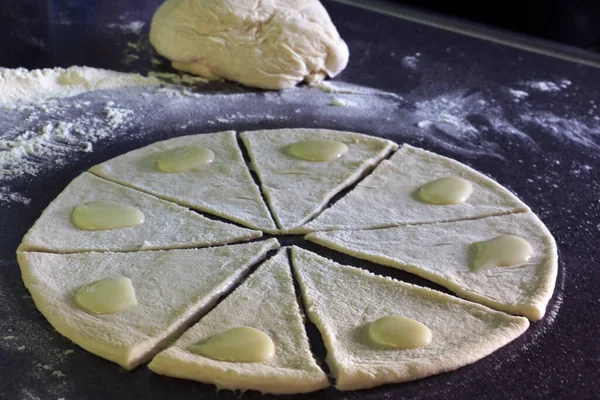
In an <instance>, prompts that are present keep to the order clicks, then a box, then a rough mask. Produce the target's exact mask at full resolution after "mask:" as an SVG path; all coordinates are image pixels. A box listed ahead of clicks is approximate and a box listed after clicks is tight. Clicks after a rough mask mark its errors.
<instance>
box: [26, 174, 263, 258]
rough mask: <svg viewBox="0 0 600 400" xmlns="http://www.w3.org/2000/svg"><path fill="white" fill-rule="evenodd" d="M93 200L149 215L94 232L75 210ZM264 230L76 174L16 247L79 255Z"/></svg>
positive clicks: (218, 240) (227, 238)
mask: <svg viewBox="0 0 600 400" xmlns="http://www.w3.org/2000/svg"><path fill="white" fill-rule="evenodd" d="M94 200H107V201H114V202H118V203H122V204H126V205H130V206H133V207H135V208H137V209H138V210H140V211H141V212H142V213H143V214H144V218H145V221H144V223H143V224H141V225H136V226H132V227H130V228H121V229H111V230H99V231H89V230H83V229H79V228H76V227H75V225H73V223H72V222H71V212H72V211H73V209H74V208H75V207H77V206H79V205H80V204H84V203H87V202H90V201H94ZM261 235H262V232H260V231H252V230H249V229H245V228H240V227H237V226H235V225H232V224H228V223H225V222H219V221H213V220H210V219H208V218H205V217H203V216H201V215H198V213H195V212H193V211H190V210H188V209H186V208H183V207H180V206H178V205H177V204H173V203H171V202H168V201H164V200H160V199H157V198H156V197H154V196H150V195H147V194H145V193H142V192H139V191H137V190H134V189H130V188H128V187H125V186H122V185H118V184H116V183H112V182H109V181H107V180H104V179H101V178H98V177H96V176H94V175H92V174H90V173H88V172H84V173H82V174H81V175H80V176H78V177H77V178H75V179H74V180H73V181H72V182H71V183H70V184H69V185H68V186H67V187H66V188H65V190H63V192H62V193H61V194H59V195H58V197H57V198H56V199H54V200H53V201H52V203H50V205H49V206H48V207H47V208H46V210H44V212H43V213H42V215H41V216H40V218H39V219H38V220H37V221H36V222H35V224H34V225H33V227H32V228H31V229H30V230H29V232H27V234H26V235H25V237H23V242H22V243H21V245H20V246H19V248H18V249H17V251H48V252H53V253H74V252H81V251H134V250H151V249H161V250H164V249H174V248H185V247H200V246H211V245H217V244H224V243H231V242H236V241H245V240H249V239H253V238H257V237H260V236H261Z"/></svg>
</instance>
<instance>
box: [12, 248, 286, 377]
mask: <svg viewBox="0 0 600 400" xmlns="http://www.w3.org/2000/svg"><path fill="white" fill-rule="evenodd" d="M277 247H279V243H278V242H277V240H276V239H271V240H268V241H263V242H257V243H247V244H239V245H231V246H222V247H212V248H205V249H186V250H167V251H144V252H135V253H110V252H106V253H94V252H90V253H77V254H49V253H20V254H19V255H18V260H19V265H20V266H21V272H22V274H23V281H24V282H25V286H26V287H27V288H28V289H29V291H30V292H31V295H32V297H33V300H34V301H35V304H36V306H37V308H38V309H39V310H40V311H41V312H42V314H43V315H44V316H45V317H46V318H47V319H48V321H49V322H50V323H51V324H52V326H54V328H55V329H56V330H57V331H59V332H60V333H61V334H63V335H64V336H66V337H67V338H69V339H71V340H72V341H73V342H75V343H76V344H78V345H79V346H81V347H83V348H84V349H86V350H88V351H89V352H91V353H94V354H97V355H99V356H100V357H103V358H105V359H107V360H110V361H114V362H115V363H117V364H119V365H121V366H122V367H123V368H126V369H132V368H135V367H136V366H137V365H139V364H141V363H143V362H145V361H147V360H148V359H149V358H151V357H152V356H153V355H154V354H156V353H157V352H158V351H160V350H162V349H163V348H164V347H166V345H167V344H168V342H169V341H170V340H171V339H172V338H173V337H175V336H176V335H178V334H180V333H181V332H182V331H183V330H185V329H186V328H187V327H188V326H189V325H190V323H192V322H193V321H194V320H196V319H197V318H198V317H199V316H200V315H202V314H203V313H205V312H206V310H207V309H208V308H210V307H212V305H213V304H214V303H215V302H216V301H217V300H218V298H219V297H220V296H222V295H223V294H224V293H225V292H226V291H227V290H228V289H230V288H231V287H232V286H233V285H235V284H236V283H237V282H238V281H239V280H240V279H241V278H242V277H243V275H245V273H246V272H247V271H248V269H249V268H250V267H251V266H252V265H253V264H255V263H256V262H258V261H259V260H261V259H262V258H263V257H264V256H265V254H266V253H267V251H269V250H271V249H275V248H277ZM114 276H125V277H128V278H130V279H131V281H132V283H133V287H134V289H135V292H136V296H137V300H138V303H139V304H138V305H137V306H136V307H133V308H130V309H128V310H125V311H123V312H121V313H117V314H100V315H95V314H90V313H87V312H86V311H84V310H82V309H81V308H79V307H78V306H77V305H76V303H75V301H74V295H75V293H77V291H78V289H79V288H80V287H81V286H83V285H85V284H87V283H90V282H94V281H96V280H99V279H104V278H108V277H114Z"/></svg>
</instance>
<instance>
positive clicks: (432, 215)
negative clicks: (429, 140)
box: [295, 144, 529, 233]
mask: <svg viewBox="0 0 600 400" xmlns="http://www.w3.org/2000/svg"><path fill="white" fill-rule="evenodd" d="M448 176H457V177H461V178H464V179H466V180H467V181H469V182H470V183H471V184H472V185H473V193H472V194H471V196H469V198H468V199H467V200H466V201H465V202H464V203H462V204H455V205H437V204H429V203H425V202H423V201H421V200H420V199H419V197H418V191H419V189H420V188H421V187H422V186H423V185H425V184H426V183H429V182H431V181H434V180H436V179H439V178H443V177H448ZM528 210H529V207H527V205H525V204H524V203H523V202H522V201H521V200H519V199H518V198H517V197H516V196H515V195H514V194H512V193H511V192H510V191H508V190H507V189H505V188H504V187H502V186H501V185H499V184H498V183H496V182H494V181H493V180H492V179H490V178H488V177H487V176H485V175H483V174H481V173H479V172H477V171H475V170H474V169H472V168H470V167H468V166H466V165H464V164H461V163H459V162H458V161H455V160H452V159H450V158H447V157H444V156H440V155H438V154H435V153H432V152H429V151H426V150H422V149H419V148H417V147H412V146H410V145H407V144H404V145H403V146H402V148H401V149H400V150H398V152H396V154H394V155H393V156H392V157H391V158H390V159H389V160H385V161H383V162H382V163H381V164H379V166H378V167H377V168H376V169H375V170H374V171H373V173H372V174H371V175H369V176H368V177H367V178H365V179H364V180H363V181H362V182H361V183H360V184H358V185H357V186H356V188H354V189H353V190H352V191H351V192H350V193H349V194H348V195H346V196H345V197H344V198H343V199H341V200H340V201H338V202H336V203H335V204H334V205H333V206H332V207H330V208H328V209H326V210H325V211H324V212H323V213H322V214H321V215H319V216H318V217H317V218H315V219H314V220H313V221H310V222H309V223H308V224H306V225H305V226H303V227H301V228H299V229H297V230H295V233H306V232H312V231H322V230H342V229H372V228H385V227H390V226H398V225H404V224H422V223H432V222H445V221H456V220H463V219H472V218H480V217H488V216H492V215H502V214H509V213H514V212H523V211H528Z"/></svg>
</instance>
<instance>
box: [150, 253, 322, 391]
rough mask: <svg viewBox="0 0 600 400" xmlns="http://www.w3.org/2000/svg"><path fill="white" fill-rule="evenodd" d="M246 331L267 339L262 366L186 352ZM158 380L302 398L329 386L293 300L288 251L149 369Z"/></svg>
mask: <svg viewBox="0 0 600 400" xmlns="http://www.w3.org/2000/svg"><path fill="white" fill-rule="evenodd" d="M240 326H250V327H253V328H255V329H259V330H261V331H263V332H265V333H266V334H268V335H269V336H270V337H271V339H273V342H274V343H275V356H274V358H273V359H272V360H270V361H266V362H261V363H232V362H225V361H216V360H212V359H210V358H207V357H203V356H200V355H198V354H194V353H191V352H189V351H188V350H186V349H187V348H188V347H189V346H190V345H194V344H198V343H201V342H203V341H206V340H208V339H209V338H210V337H212V336H214V335H216V334H219V333H222V332H224V331H226V330H229V329H232V328H236V327H240ZM149 367H150V369H151V370H152V371H154V372H156V373H158V374H163V375H168V376H174V377H178V378H186V379H194V380H198V381H201V382H206V383H213V384H215V385H217V387H218V388H225V389H231V390H235V389H241V390H247V389H251V390H258V391H261V392H263V393H275V394H289V393H306V392H312V391H315V390H319V389H322V388H325V387H327V386H329V383H328V380H327V376H326V375H325V373H324V372H323V371H322V370H321V369H320V368H319V367H318V366H317V363H316V362H315V359H314V358H313V356H312V353H311V351H310V348H309V343H308V337H307V335H306V332H305V330H304V323H303V315H302V312H301V311H300V307H299V306H298V302H297V300H296V294H295V291H294V285H293V281H292V275H291V271H290V264H289V259H288V254H287V251H285V250H283V251H280V252H279V253H278V254H277V255H276V256H274V257H273V258H271V259H270V260H268V261H267V262H265V263H264V264H263V265H262V266H260V267H259V268H258V270H257V271H256V272H255V273H253V274H252V275H251V276H250V277H249V278H248V279H247V280H246V282H244V283H243V284H242V285H241V286H240V287H239V288H237V289H236V290H235V291H234V292H233V293H232V294H231V295H229V296H228V297H227V298H226V299H225V300H223V301H222V302H221V303H220V304H219V305H218V306H217V307H216V308H215V309H214V310H212V311H211V312H210V313H208V314H207V315H206V317H204V318H203V319H201V320H200V322H199V323H197V324H196V325H194V326H193V327H192V328H190V329H189V330H188V331H187V332H185V333H184V334H183V336H181V338H180V339H179V340H178V341H177V342H176V343H175V344H174V345H173V346H172V347H169V348H168V349H166V350H164V351H163V352H161V353H159V354H158V355H157V356H156V357H154V359H153V360H152V362H151V363H150V365H149Z"/></svg>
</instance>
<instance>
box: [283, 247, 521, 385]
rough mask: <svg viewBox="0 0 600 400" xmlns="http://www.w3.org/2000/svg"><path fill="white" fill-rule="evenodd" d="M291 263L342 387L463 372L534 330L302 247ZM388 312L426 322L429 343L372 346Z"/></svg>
mask: <svg viewBox="0 0 600 400" xmlns="http://www.w3.org/2000/svg"><path fill="white" fill-rule="evenodd" d="M292 265H293V270H294V273H295V276H296V278H297V279H298V281H299V285H300V290H301V293H302V298H303V301H304V305H305V308H306V310H307V314H308V317H309V318H310V320H311V321H312V322H313V323H314V324H315V325H316V326H317V328H318V329H319V331H320V332H321V335H322V337H323V340H324V342H325V347H326V348H327V360H326V361H327V364H328V365H329V368H330V370H331V372H332V374H333V375H334V377H335V379H336V387H337V388H338V389H339V390H357V389H366V388H371V387H375V386H379V385H383V384H387V383H399V382H406V381H410V380H415V379H420V378H424V377H427V376H430V375H434V374H438V373H441V372H445V371H450V370H454V369H457V368H459V367H462V366H464V365H467V364H470V363H473V362H475V361H477V360H479V359H481V358H483V357H485V356H487V355H489V354H490V353H492V352H493V351H495V350H497V349H499V348H500V347H502V346H504V345H506V344H507V343H509V342H511V341H512V340H514V339H515V338H517V337H518V336H520V335H521V334H522V333H523V332H525V330H527V328H528V326H529V321H528V320H527V319H526V318H523V317H514V316H510V315H508V314H505V313H503V312H499V311H494V310H491V309H489V308H487V307H484V306H482V305H479V304H475V303H471V302H468V301H465V300H461V299H459V298H456V297H453V296H450V295H446V294H443V293H440V292H437V291H435V290H431V289H427V288H422V287H419V286H415V285H411V284H407V283H403V282H399V281H396V280H393V279H390V278H386V277H382V276H378V275H375V274H372V273H370V272H368V271H365V270H362V269H359V268H354V267H349V266H344V265H340V264H338V263H335V262H333V261H331V260H328V259H326V258H323V257H320V256H318V255H316V254H314V253H311V252H309V251H306V250H302V249H300V248H298V247H294V248H293V249H292ZM388 315H402V316H405V317H408V318H412V319H416V320H417V321H420V322H422V323H423V324H425V325H427V326H428V327H429V329H430V330H431V332H432V340H431V343H430V344H429V345H427V346H425V347H422V348H418V349H412V350H391V349H383V348H378V347H374V346H372V345H371V343H370V339H369V337H368V331H367V330H368V324H369V323H371V322H372V321H374V320H376V319H378V318H381V317H384V316H388Z"/></svg>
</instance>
